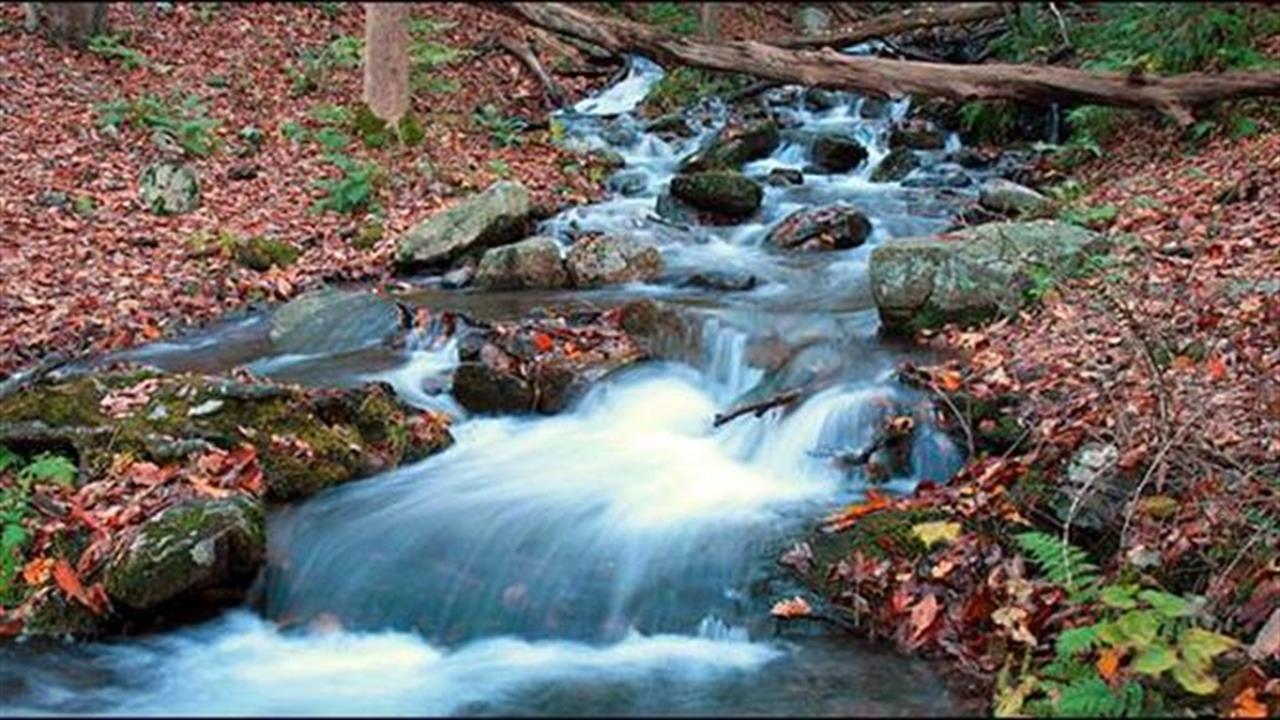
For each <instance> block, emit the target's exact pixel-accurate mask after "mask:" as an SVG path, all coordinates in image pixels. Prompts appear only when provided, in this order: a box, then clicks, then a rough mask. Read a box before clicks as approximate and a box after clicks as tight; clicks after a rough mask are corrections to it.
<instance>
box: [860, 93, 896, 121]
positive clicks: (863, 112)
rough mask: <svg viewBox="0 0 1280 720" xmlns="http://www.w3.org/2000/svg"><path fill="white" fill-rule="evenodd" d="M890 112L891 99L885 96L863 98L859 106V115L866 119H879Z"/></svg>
mask: <svg viewBox="0 0 1280 720" xmlns="http://www.w3.org/2000/svg"><path fill="white" fill-rule="evenodd" d="M888 114H889V101H888V100H885V99H884V98H878V97H869V98H863V99H862V104H861V105H859V106H858V117H860V118H862V119H864V120H879V119H880V118H882V117H884V116H886V115H888Z"/></svg>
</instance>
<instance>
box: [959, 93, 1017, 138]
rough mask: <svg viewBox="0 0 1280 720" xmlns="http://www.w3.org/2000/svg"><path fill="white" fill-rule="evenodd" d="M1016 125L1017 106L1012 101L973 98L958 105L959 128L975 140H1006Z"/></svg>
mask: <svg viewBox="0 0 1280 720" xmlns="http://www.w3.org/2000/svg"><path fill="white" fill-rule="evenodd" d="M1017 125H1018V106H1017V105H1015V104H1014V103H1012V102H1008V101H1003V100H997V101H992V102H984V101H981V100H974V101H972V102H967V103H965V104H964V105H961V106H960V129H961V130H963V131H964V133H965V135H966V136H967V137H969V138H972V139H973V140H976V141H977V142H980V143H984V142H985V143H1002V142H1006V141H1008V140H1009V139H1010V138H1012V137H1013V132H1014V130H1015V129H1016V128H1017Z"/></svg>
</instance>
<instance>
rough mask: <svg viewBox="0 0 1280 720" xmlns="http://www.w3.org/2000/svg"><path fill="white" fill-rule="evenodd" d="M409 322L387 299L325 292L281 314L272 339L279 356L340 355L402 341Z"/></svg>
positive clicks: (293, 303)
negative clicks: (394, 340)
mask: <svg viewBox="0 0 1280 720" xmlns="http://www.w3.org/2000/svg"><path fill="white" fill-rule="evenodd" d="M406 320H407V318H406V314H405V313H404V311H403V310H401V308H400V306H399V304H397V303H396V302H395V301H394V300H392V299H390V298H388V297H386V296H385V295H378V294H375V293H370V292H347V291H342V290H336V289H334V288H322V289H320V290H315V291H312V292H309V293H306V294H304V295H301V296H299V297H296V298H294V299H293V300H290V301H289V302H287V303H285V304H284V305H282V306H281V307H280V308H279V309H278V310H276V312H275V315H273V316H272V317H271V330H270V332H269V334H268V338H269V339H270V340H271V346H272V348H273V349H274V350H276V351H277V352H279V353H290V354H297V355H312V354H318V353H339V352H346V351H349V350H357V349H359V348H363V347H368V346H370V345H376V344H378V343H382V342H386V341H387V340H390V339H391V338H394V337H398V336H399V335H400V334H401V333H403V332H404V330H405V329H406Z"/></svg>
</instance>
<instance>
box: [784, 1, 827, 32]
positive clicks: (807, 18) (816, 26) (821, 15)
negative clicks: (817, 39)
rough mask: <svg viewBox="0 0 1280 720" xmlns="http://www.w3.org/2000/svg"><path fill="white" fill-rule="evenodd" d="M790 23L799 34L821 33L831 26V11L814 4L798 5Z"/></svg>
mask: <svg viewBox="0 0 1280 720" xmlns="http://www.w3.org/2000/svg"><path fill="white" fill-rule="evenodd" d="M791 24H792V26H793V27H794V28H795V30H796V32H798V33H800V34H801V35H821V34H823V33H825V32H827V31H828V30H829V29H830V28H831V13H829V12H827V11H826V10H824V9H822V8H820V7H818V6H816V5H798V6H796V8H795V11H794V12H792V14H791Z"/></svg>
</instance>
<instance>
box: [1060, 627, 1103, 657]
mask: <svg viewBox="0 0 1280 720" xmlns="http://www.w3.org/2000/svg"><path fill="white" fill-rule="evenodd" d="M1097 640H1098V626H1097V625H1086V626H1084V627H1078V628H1071V629H1070V630H1063V631H1062V633H1061V634H1060V635H1058V639H1057V640H1056V641H1055V643H1054V648H1055V649H1056V650H1057V651H1058V655H1059V656H1060V657H1067V656H1070V655H1075V654H1076V653H1079V652H1084V651H1085V650H1089V649H1090V648H1092V647H1093V645H1094V643H1095V642H1097Z"/></svg>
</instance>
